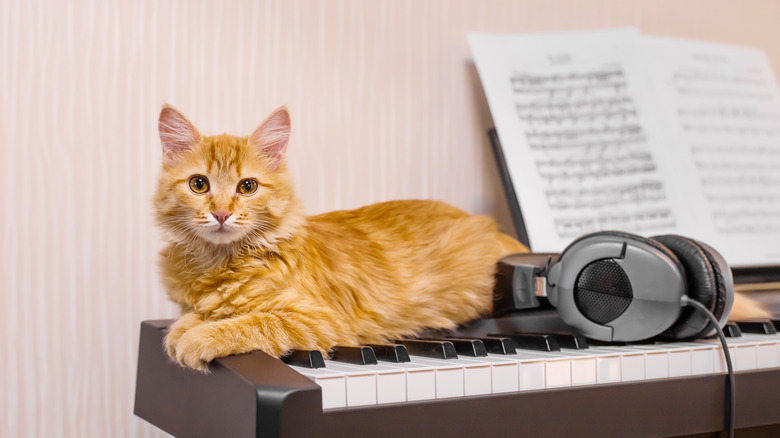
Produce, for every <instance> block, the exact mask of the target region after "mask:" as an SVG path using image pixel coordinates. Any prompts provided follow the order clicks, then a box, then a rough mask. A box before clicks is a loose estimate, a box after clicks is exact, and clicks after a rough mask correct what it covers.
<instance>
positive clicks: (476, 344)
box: [434, 336, 487, 357]
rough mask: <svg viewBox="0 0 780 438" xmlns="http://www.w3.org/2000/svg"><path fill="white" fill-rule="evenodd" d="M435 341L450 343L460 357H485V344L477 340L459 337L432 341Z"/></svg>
mask: <svg viewBox="0 0 780 438" xmlns="http://www.w3.org/2000/svg"><path fill="white" fill-rule="evenodd" d="M434 340H435V341H447V342H452V345H454V346H455V351H456V352H457V353H458V355H460V356H469V357H485V356H487V349H486V348H485V344H483V343H482V341H481V340H479V339H469V338H461V337H457V338H455V337H452V338H451V337H449V336H448V337H447V338H446V339H434Z"/></svg>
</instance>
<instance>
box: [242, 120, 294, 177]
mask: <svg viewBox="0 0 780 438" xmlns="http://www.w3.org/2000/svg"><path fill="white" fill-rule="evenodd" d="M289 140H290V113H288V112H287V108H286V107H283V106H282V107H279V108H277V109H276V110H275V111H274V112H272V113H271V115H270V116H268V117H266V119H265V120H263V123H261V124H260V126H258V127H257V129H255V132H253V133H252V135H250V136H249V143H250V144H251V145H252V146H254V147H255V148H257V150H258V152H259V153H260V155H262V156H263V157H264V158H266V159H267V160H268V162H269V163H270V166H271V170H277V169H279V167H281V166H282V164H283V163H284V159H285V155H286V154H287V143H288V142H289Z"/></svg>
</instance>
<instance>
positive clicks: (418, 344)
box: [398, 339, 458, 359]
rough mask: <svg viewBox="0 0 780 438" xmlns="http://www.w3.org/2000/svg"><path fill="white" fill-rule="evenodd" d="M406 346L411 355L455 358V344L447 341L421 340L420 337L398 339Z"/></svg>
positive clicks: (456, 355)
mask: <svg viewBox="0 0 780 438" xmlns="http://www.w3.org/2000/svg"><path fill="white" fill-rule="evenodd" d="M398 342H399V343H401V344H403V346H404V347H406V350H407V351H408V352H409V354H411V355H412V356H423V357H430V358H433V359H457V358H458V353H457V351H455V346H454V345H452V342H449V341H423V340H420V339H402V340H400V341H398Z"/></svg>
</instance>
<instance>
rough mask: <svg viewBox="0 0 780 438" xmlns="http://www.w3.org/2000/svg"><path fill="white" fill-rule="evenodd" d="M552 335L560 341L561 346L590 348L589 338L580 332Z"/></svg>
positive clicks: (580, 348) (575, 348) (576, 348)
mask: <svg viewBox="0 0 780 438" xmlns="http://www.w3.org/2000/svg"><path fill="white" fill-rule="evenodd" d="M551 335H553V336H555V340H557V341H558V345H560V346H561V348H569V349H572V350H587V349H588V348H589V347H588V340H587V339H585V336H582V335H581V334H579V333H551Z"/></svg>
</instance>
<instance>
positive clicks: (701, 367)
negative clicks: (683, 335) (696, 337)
mask: <svg viewBox="0 0 780 438" xmlns="http://www.w3.org/2000/svg"><path fill="white" fill-rule="evenodd" d="M683 344H685V345H686V346H689V347H690V348H691V375H703V374H712V373H714V372H715V354H717V353H718V350H717V349H716V348H715V346H714V345H710V344H703V343H697V342H684V343H683Z"/></svg>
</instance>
